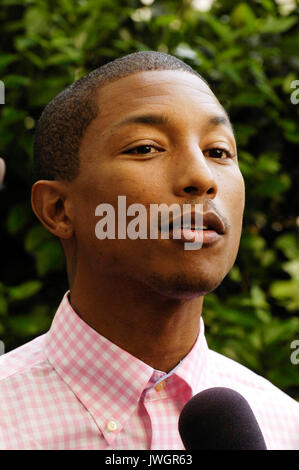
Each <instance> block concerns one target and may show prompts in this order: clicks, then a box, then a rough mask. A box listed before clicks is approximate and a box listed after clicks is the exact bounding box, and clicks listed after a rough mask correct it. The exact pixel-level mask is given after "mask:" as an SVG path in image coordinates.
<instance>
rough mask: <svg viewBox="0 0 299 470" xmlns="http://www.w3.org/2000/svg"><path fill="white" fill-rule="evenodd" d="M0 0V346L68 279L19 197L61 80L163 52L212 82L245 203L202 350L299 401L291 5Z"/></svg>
mask: <svg viewBox="0 0 299 470" xmlns="http://www.w3.org/2000/svg"><path fill="white" fill-rule="evenodd" d="M199 4H200V0H199V1H198V0H197V1H194V2H193V3H192V2H191V1H177V0H160V1H159V0H156V1H154V2H153V1H150V0H147V1H146V0H143V2H139V1H137V0H136V1H135V0H125V1H121V2H120V1H116V0H76V1H71V0H59V1H56V0H50V1H48V2H44V1H43V0H23V1H17V0H2V1H1V7H2V8H1V10H0V18H1V31H0V37H1V46H0V48H1V56H0V79H1V80H3V81H4V83H5V87H6V103H5V105H2V106H1V109H0V111H1V116H0V122H1V126H0V155H2V156H4V158H5V160H6V162H7V175H6V181H5V189H4V190H3V191H2V192H1V193H0V205H1V208H0V209H1V249H2V254H1V267H0V270H1V271H0V272H1V282H0V338H1V339H2V340H3V341H4V342H5V349H6V351H9V350H11V349H13V348H15V347H17V346H19V345H21V344H23V343H25V342H27V341H29V340H30V339H32V338H34V337H35V336H37V335H39V334H42V333H44V332H45V331H47V329H48V328H49V326H50V324H51V320H52V318H53V315H54V313H55V311H56V308H57V306H58V304H59V302H60V299H61V297H62V295H63V294H64V292H65V291H66V290H67V288H68V287H67V279H66V274H65V267H64V258H63V255H62V252H61V248H60V245H59V243H58V241H57V240H56V239H54V238H53V237H52V236H51V235H50V234H49V233H48V232H46V230H45V229H44V228H43V227H42V226H41V225H40V223H39V222H38V221H37V219H36V218H35V217H34V215H33V213H32V211H31V207H30V188H31V170H32V137H33V134H34V127H35V124H36V120H37V119H38V117H39V115H40V113H41V111H42V109H43V107H44V106H45V105H46V104H47V103H48V102H49V101H50V100H51V99H52V98H53V97H54V96H55V95H56V94H57V93H58V92H59V91H60V90H62V89H63V88H64V87H65V86H66V85H68V84H70V83H71V82H73V81H74V80H76V79H78V78H79V77H81V76H82V75H84V74H85V73H87V72H89V71H90V70H92V69H94V68H96V67H98V66H100V65H102V64H104V63H106V62H108V61H110V60H111V59H113V58H116V57H119V56H121V55H124V54H127V53H130V52H134V51H140V50H148V49H151V50H159V51H163V52H169V53H170V54H173V55H176V56H178V57H180V58H182V59H183V60H185V61H186V62H187V63H189V64H191V65H192V66H193V67H194V68H195V69H197V70H198V71H199V72H200V73H201V74H202V75H203V76H204V77H205V78H206V79H207V80H208V81H209V82H210V84H211V86H212V89H213V90H214V92H215V94H216V95H217V96H218V97H219V99H220V101H221V102H222V103H223V104H224V106H225V107H226V109H227V110H228V112H229V114H230V116H231V120H232V122H233V124H234V127H235V132H236V137H237V141H238V148H239V159H240V166H241V169H242V172H243V174H244V177H245V181H246V191H247V202H246V212H245V218H244V230H243V236H242V239H241V247H240V251H239V255H238V258H237V262H236V264H235V267H234V268H233V269H232V271H231V273H230V274H229V275H228V276H227V278H226V279H225V281H224V282H223V284H222V285H221V287H219V288H218V289H217V291H216V292H214V293H212V294H210V295H209V296H207V298H206V300H205V306H204V320H205V324H206V330H207V337H208V341H209V345H210V347H211V348H213V349H215V350H217V351H219V352H220V353H223V354H225V355H227V356H229V357H231V358H233V359H235V360H237V361H239V362H241V363H243V364H244V365H246V366H247V367H249V368H251V369H252V370H254V371H256V372H258V373H259V374H261V375H263V376H265V377H266V378H268V379H269V380H271V381H272V382H273V383H274V384H276V385H277V386H278V387H280V388H281V389H283V390H285V391H286V392H287V393H289V394H290V395H292V396H293V397H295V398H296V399H299V374H298V367H299V366H298V365H295V364H292V363H291V360H290V356H291V353H292V349H291V347H290V345H291V342H292V341H293V340H294V339H299V318H298V310H299V246H298V224H299V219H298V179H299V165H298V160H299V159H298V143H299V104H298V105H295V104H292V103H291V100H290V97H291V93H292V92H294V89H292V88H291V85H292V82H293V81H294V80H296V79H299V57H298V51H299V9H298V7H297V9H296V8H295V9H294V8H293V10H292V11H291V12H290V13H288V14H286V13H285V12H282V11H281V7H280V6H279V5H278V4H277V3H276V2H275V1H274V0H273V1H272V0H259V1H258V0H256V1H249V2H241V1H230V0H228V1H226V0H223V1H215V2H214V5H213V7H212V9H211V10H210V11H208V12H202V11H200V10H198V9H197V8H196V5H197V6H198V5H199Z"/></svg>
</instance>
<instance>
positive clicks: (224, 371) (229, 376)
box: [209, 350, 299, 413]
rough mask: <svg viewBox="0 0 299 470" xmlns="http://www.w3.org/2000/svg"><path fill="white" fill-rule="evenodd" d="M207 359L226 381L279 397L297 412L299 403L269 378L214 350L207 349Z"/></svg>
mask: <svg viewBox="0 0 299 470" xmlns="http://www.w3.org/2000/svg"><path fill="white" fill-rule="evenodd" d="M209 361H210V365H212V368H213V369H214V370H215V369H216V371H217V375H218V376H219V377H220V378H222V380H225V381H226V382H228V383H235V384H237V385H239V386H240V387H242V388H244V389H248V390H249V391H251V392H252V393H255V394H259V397H260V398H261V397H263V395H264V394H265V395H266V396H267V397H268V398H270V397H273V398H275V399H278V398H279V399H280V400H282V401H283V402H284V403H287V404H288V405H289V406H291V407H294V409H295V410H296V411H297V413H298V412H299V403H298V402H297V401H296V400H294V399H293V398H291V397H290V396H289V395H287V394H286V393H285V392H283V391H282V390H280V389H279V388H278V387H277V386H275V385H274V384H272V383H271V382H270V381H269V380H267V379H266V378H264V377H262V376H261V375H259V374H257V373H255V372H253V371H252V370H250V369H248V368H247V367H245V366H244V365H242V364H240V363H238V362H236V361H234V360H233V359H230V358H228V357H226V356H224V355H222V354H219V353H217V352H216V351H211V350H210V351H209Z"/></svg>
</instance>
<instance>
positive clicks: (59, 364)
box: [44, 291, 208, 444]
mask: <svg viewBox="0 0 299 470" xmlns="http://www.w3.org/2000/svg"><path fill="white" fill-rule="evenodd" d="M68 294H69V291H68V292H66V293H65V295H64V297H63V299H62V301H61V303H60V305H59V307H58V310H57V312H56V314H55V316H54V319H53V322H52V325H51V328H50V330H49V331H48V333H47V334H46V335H45V342H44V352H45V355H46V356H47V359H48V360H49V362H50V363H51V364H52V365H53V367H54V368H55V370H56V371H57V373H58V374H59V375H60V377H61V378H62V380H64V382H65V383H66V384H67V385H68V387H69V388H70V389H71V390H72V391H73V393H74V394H75V395H76V397H77V398H78V399H79V400H80V402H81V403H82V404H83V405H84V406H85V407H86V408H87V410H88V411H89V412H90V414H91V415H92V417H93V419H94V420H95V422H96V424H97V426H98V427H99V429H100V430H101V432H102V433H103V435H104V437H105V439H106V440H107V442H108V444H111V442H112V441H113V439H114V438H115V436H116V434H117V433H118V432H119V431H121V429H122V427H123V426H124V425H125V423H126V421H127V420H128V419H129V417H130V416H131V414H132V413H133V412H134V410H135V409H136V408H137V405H138V401H139V399H140V397H141V395H142V392H143V391H144V390H145V389H146V388H148V386H149V384H151V383H152V378H153V377H157V371H155V370H154V369H153V368H152V367H150V366H149V365H147V364H145V363H144V362H142V361H141V360H139V359H138V358H136V357H134V356H132V355H131V354H130V353H128V352H127V351H124V350H123V349H122V348H120V347H119V346H117V345H115V344H114V343H112V342H111V341H109V340H108V339H107V338H105V337H104V336H102V335H100V334H99V333H97V332H96V331H95V330H94V329H93V328H91V327H90V326H89V325H88V324H87V323H85V322H84V321H83V320H82V319H81V318H80V317H79V316H78V314H77V313H76V312H75V311H74V309H73V308H72V306H71V304H70V302H69V299H68ZM207 349H208V348H207V345H206V341H205V338H204V324H203V321H202V319H201V321H200V333H199V336H198V338H197V341H196V342H195V344H194V346H193V348H192V350H191V351H190V352H189V354H188V355H187V356H186V357H185V358H184V359H183V360H182V361H181V362H180V363H179V365H178V366H176V367H175V368H174V369H173V370H172V371H170V373H169V374H167V375H171V374H175V375H176V377H179V378H180V379H182V380H183V381H184V382H185V383H186V384H187V386H188V387H189V388H190V398H191V396H192V395H193V394H194V393H195V391H196V389H197V384H198V381H199V377H200V375H201V372H202V370H203V368H204V364H205V361H206V357H207V354H206V353H207ZM161 375H162V373H160V374H158V376H159V377H161ZM164 378H165V377H164ZM113 419H116V421H117V424H118V429H117V432H113V433H111V432H110V431H109V426H108V427H107V423H109V421H110V422H111V420H113Z"/></svg>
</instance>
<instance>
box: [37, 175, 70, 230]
mask: <svg viewBox="0 0 299 470" xmlns="http://www.w3.org/2000/svg"><path fill="white" fill-rule="evenodd" d="M31 205H32V209H33V211H34V213H35V215H36V216H37V218H38V219H39V220H40V221H41V223H42V224H43V225H44V226H45V227H46V229H47V230H49V231H50V232H52V233H53V234H54V235H56V236H57V237H59V238H64V239H67V238H71V237H72V235H73V231H74V230H73V222H72V211H71V207H72V205H71V201H70V199H69V197H68V186H67V184H66V183H63V182H61V181H47V180H40V181H37V182H36V183H34V185H33V186H32V191H31Z"/></svg>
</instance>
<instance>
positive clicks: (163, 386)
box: [155, 380, 166, 392]
mask: <svg viewBox="0 0 299 470" xmlns="http://www.w3.org/2000/svg"><path fill="white" fill-rule="evenodd" d="M165 386H166V380H162V382H159V383H158V384H157V385H156V386H155V390H156V391H157V392H161V390H163V388H165Z"/></svg>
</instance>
